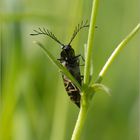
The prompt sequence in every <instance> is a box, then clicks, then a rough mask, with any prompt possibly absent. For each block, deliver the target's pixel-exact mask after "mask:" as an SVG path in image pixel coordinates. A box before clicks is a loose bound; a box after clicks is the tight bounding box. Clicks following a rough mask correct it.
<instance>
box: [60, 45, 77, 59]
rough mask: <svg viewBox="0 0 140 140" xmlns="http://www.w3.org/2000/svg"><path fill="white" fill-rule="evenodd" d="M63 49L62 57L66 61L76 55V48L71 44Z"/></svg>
mask: <svg viewBox="0 0 140 140" xmlns="http://www.w3.org/2000/svg"><path fill="white" fill-rule="evenodd" d="M62 49H63V50H62V52H61V59H63V60H64V61H67V60H71V59H73V58H74V57H75V53H74V49H73V48H72V47H71V46H70V45H66V46H64V47H63V48H62Z"/></svg>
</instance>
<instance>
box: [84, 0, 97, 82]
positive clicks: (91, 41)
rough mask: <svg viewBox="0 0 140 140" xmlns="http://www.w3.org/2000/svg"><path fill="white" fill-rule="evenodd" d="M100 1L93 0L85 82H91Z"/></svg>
mask: <svg viewBox="0 0 140 140" xmlns="http://www.w3.org/2000/svg"><path fill="white" fill-rule="evenodd" d="M98 2H99V1H98V0H93V6H92V13H91V21H90V28H89V34H88V41H87V54H86V61H85V69H84V84H88V83H89V76H90V66H91V57H92V49H93V44H94V32H95V23H96V16H97V9H98Z"/></svg>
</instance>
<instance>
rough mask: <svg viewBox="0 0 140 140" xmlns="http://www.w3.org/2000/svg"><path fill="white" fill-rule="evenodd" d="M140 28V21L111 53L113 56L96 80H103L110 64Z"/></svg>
mask: <svg viewBox="0 0 140 140" xmlns="http://www.w3.org/2000/svg"><path fill="white" fill-rule="evenodd" d="M139 29H140V23H139V24H138V25H137V26H136V27H135V28H134V29H133V30H132V31H131V32H130V33H129V34H128V36H126V38H125V39H124V40H122V42H121V43H120V44H119V45H118V46H117V47H116V49H115V50H114V51H113V53H112V54H111V56H110V57H109V58H108V60H107V62H106V63H105V65H104V66H103V68H102V69H101V71H100V73H99V76H98V79H97V80H96V82H101V80H102V78H103V76H104V75H105V73H106V72H107V70H108V68H109V66H110V65H111V64H112V62H113V61H114V59H115V58H116V57H117V55H118V54H119V53H120V51H121V50H122V49H123V48H124V47H125V46H126V44H127V43H128V42H129V41H130V40H131V39H132V38H133V37H134V35H135V34H136V33H137V32H138V31H139Z"/></svg>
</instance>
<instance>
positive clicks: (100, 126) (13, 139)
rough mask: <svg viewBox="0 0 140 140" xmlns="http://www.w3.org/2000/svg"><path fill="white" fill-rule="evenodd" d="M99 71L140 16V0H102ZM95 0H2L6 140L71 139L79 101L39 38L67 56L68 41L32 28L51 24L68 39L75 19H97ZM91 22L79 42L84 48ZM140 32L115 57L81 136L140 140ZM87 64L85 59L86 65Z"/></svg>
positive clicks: (96, 53)
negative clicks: (74, 100) (71, 97)
mask: <svg viewBox="0 0 140 140" xmlns="http://www.w3.org/2000/svg"><path fill="white" fill-rule="evenodd" d="M99 1H100V2H99V10H98V17H97V23H96V24H97V26H98V28H97V29H96V32H95V46H94V50H93V64H94V68H93V78H94V79H95V78H96V77H97V75H98V73H99V71H100V70H101V68H102V66H103V65H104V63H105V62H106V60H107V58H108V57H109V55H110V54H111V52H112V51H113V50H114V48H115V47H116V46H117V44H118V43H119V42H120V41H121V40H122V39H123V38H124V37H125V36H126V35H127V34H128V33H129V32H130V31H131V30H132V29H133V28H134V27H135V26H136V25H137V23H138V22H139V19H140V14H139V12H140V10H139V9H140V1H139V0H110V1H104V0H99ZM91 6H92V0H87V1H85V0H70V1H69V0H59V1H56V0H0V51H1V53H0V54H1V57H0V60H1V61H0V63H1V80H0V82H1V84H0V85H1V87H0V88H1V93H0V140H70V138H71V134H72V131H73V128H74V125H75V122H76V119H77V115H78V112H79V109H78V108H77V107H76V106H75V105H74V104H72V103H71V102H70V100H69V97H68V96H67V94H66V92H65V89H64V85H63V82H62V78H61V74H60V72H59V70H58V69H57V68H56V66H54V65H53V64H52V62H50V61H49V60H48V58H47V57H46V56H45V54H44V53H43V51H42V50H41V49H40V48H39V47H38V46H37V45H35V44H34V43H33V41H35V40H36V41H40V42H42V43H43V44H44V45H45V46H46V47H47V48H49V50H50V51H51V52H52V54H54V56H55V57H56V59H57V58H59V53H60V51H61V48H60V46H59V45H58V44H57V43H56V42H54V41H53V40H51V39H50V38H48V37H43V36H36V37H35V36H30V33H32V32H33V29H37V28H38V27H46V28H48V29H49V30H51V31H52V32H53V33H54V34H55V35H56V36H57V37H58V38H59V39H60V40H61V41H62V42H63V43H64V44H66V43H67V42H69V40H70V38H71V36H72V33H73V31H74V28H75V26H76V25H77V24H78V23H80V22H81V21H82V20H87V19H88V20H90V13H91V8H92V7H91ZM87 35H88V30H87V29H85V30H83V31H81V32H80V33H79V34H78V36H77V37H76V39H75V40H74V41H73V43H72V45H73V48H74V49H75V51H76V54H82V55H84V44H85V43H86V41H87ZM139 40H140V33H139V35H138V34H137V35H136V36H135V37H134V38H133V39H132V40H131V42H130V43H129V44H128V45H127V47H126V48H124V49H123V50H122V52H121V53H120V55H119V56H118V57H117V59H116V60H115V61H114V63H113V64H112V66H111V67H110V69H109V71H108V72H107V74H106V76H105V77H104V80H103V83H104V84H105V85H107V86H108V87H109V88H110V89H111V91H112V95H111V96H110V97H109V96H107V95H106V94H104V93H102V92H99V93H97V94H96V95H95V96H94V99H93V102H92V105H91V107H90V109H89V112H88V116H87V120H86V124H85V126H84V129H83V133H82V137H81V140H138V134H139V130H138V119H139V118H138V102H139V99H138V97H139V89H138V88H139V85H138V73H139V69H138V61H139ZM81 71H82V72H83V67H81Z"/></svg>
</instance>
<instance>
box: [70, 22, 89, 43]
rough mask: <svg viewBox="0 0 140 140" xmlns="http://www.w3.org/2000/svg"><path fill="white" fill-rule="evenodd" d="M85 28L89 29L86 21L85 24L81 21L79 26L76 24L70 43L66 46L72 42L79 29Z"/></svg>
mask: <svg viewBox="0 0 140 140" xmlns="http://www.w3.org/2000/svg"><path fill="white" fill-rule="evenodd" d="M85 27H89V24H88V21H86V22H83V21H82V22H81V23H80V24H78V25H77V26H76V27H75V30H74V33H73V35H72V38H71V40H70V42H69V44H68V45H70V44H71V42H72V41H73V40H74V38H75V37H76V35H77V33H78V32H79V31H80V30H81V29H83V28H85Z"/></svg>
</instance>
